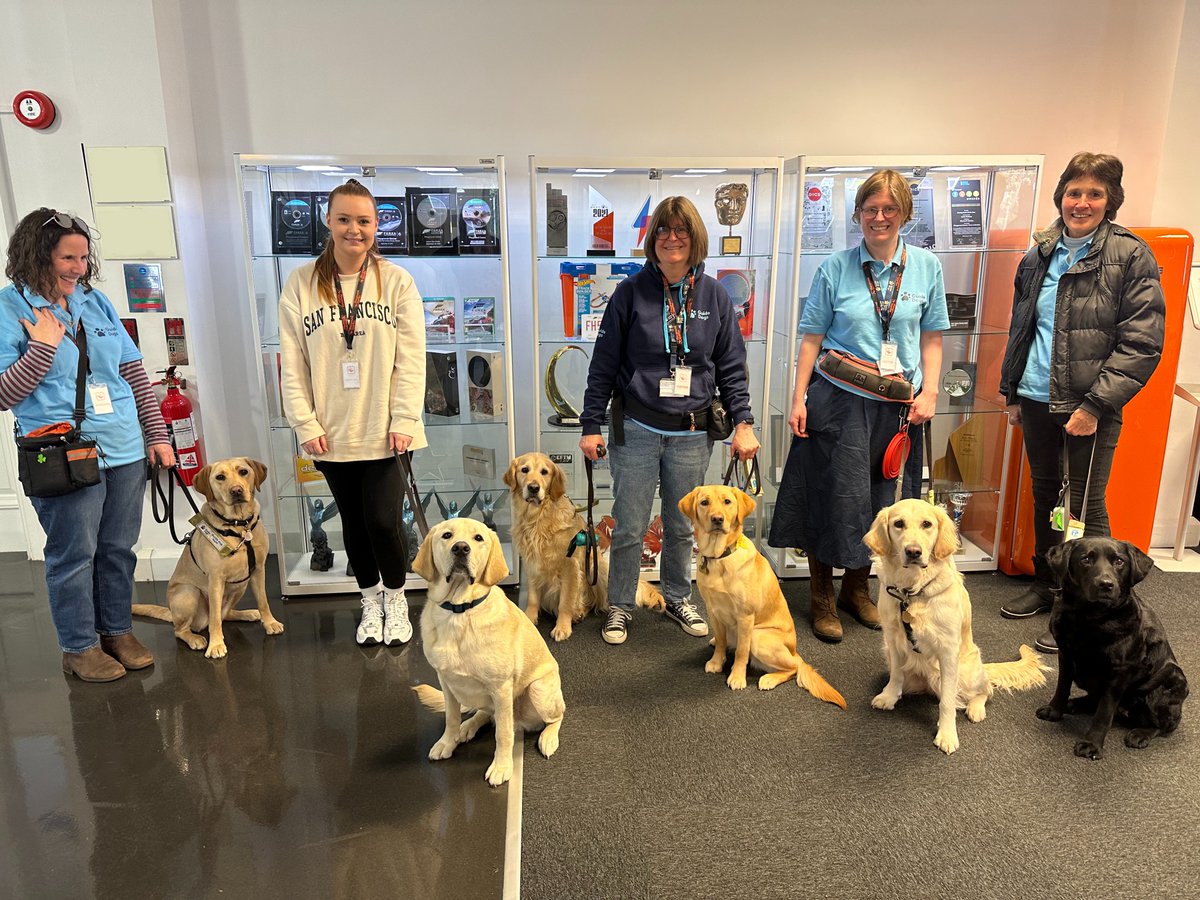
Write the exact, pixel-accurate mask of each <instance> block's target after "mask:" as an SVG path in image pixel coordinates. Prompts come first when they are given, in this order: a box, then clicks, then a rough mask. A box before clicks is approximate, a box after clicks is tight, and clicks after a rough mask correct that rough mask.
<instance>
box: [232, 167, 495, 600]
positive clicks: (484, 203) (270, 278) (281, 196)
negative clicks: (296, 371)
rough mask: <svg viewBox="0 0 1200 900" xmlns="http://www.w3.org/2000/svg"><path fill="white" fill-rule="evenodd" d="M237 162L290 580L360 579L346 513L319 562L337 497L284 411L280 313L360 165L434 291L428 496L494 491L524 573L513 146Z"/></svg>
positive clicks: (397, 241) (283, 555)
mask: <svg viewBox="0 0 1200 900" xmlns="http://www.w3.org/2000/svg"><path fill="white" fill-rule="evenodd" d="M236 168H237V178H238V187H239V194H240V196H241V197H242V198H243V204H242V212H243V238H244V247H245V255H246V260H247V289H248V296H249V298H250V302H251V308H252V312H253V315H252V321H253V323H254V328H255V339H256V341H257V342H258V346H259V347H260V350H261V354H262V369H261V374H262V382H261V389H262V393H261V396H262V397H263V398H264V401H263V403H262V406H263V407H264V410H263V413H264V414H263V417H262V421H263V423H264V431H265V437H266V441H267V447H268V450H269V459H268V461H267V462H268V467H269V468H270V470H271V475H270V477H269V479H268V483H269V488H267V490H269V491H270V496H269V497H268V498H267V500H266V501H264V506H265V507H267V508H268V513H269V516H270V518H271V519H272V527H273V534H272V550H273V551H274V552H276V553H277V554H278V555H279V559H280V566H279V571H280V573H281V575H280V577H281V584H280V590H281V593H282V594H283V595H285V596H289V595H296V596H300V595H311V594H321V593H331V592H350V591H355V590H356V587H355V583H354V580H353V579H352V578H347V577H346V576H345V565H346V562H345V553H344V551H343V547H342V540H341V528H340V517H339V516H334V517H333V518H332V519H330V520H328V521H326V522H324V523H323V524H322V527H323V528H324V530H325V532H326V534H327V535H328V538H329V545H330V548H331V549H333V551H334V553H335V559H336V562H335V566H334V568H333V569H332V570H330V571H328V572H314V571H312V570H310V569H309V560H310V558H311V553H312V545H311V538H310V532H311V524H310V520H309V503H310V501H315V500H317V499H321V500H322V502H325V503H328V502H329V501H330V500H331V499H332V498H331V497H330V494H329V491H328V487H327V485H326V484H325V482H324V479H323V478H321V477H320V475H319V473H316V472H315V470H313V469H312V468H311V465H308V466H307V467H306V465H305V461H303V460H301V458H300V455H299V447H298V446H297V443H296V441H295V437H294V435H293V433H292V429H291V427H290V426H289V424H288V423H287V421H286V419H285V418H284V416H283V410H282V396H281V394H280V390H279V365H280V359H279V324H278V304H279V294H280V291H281V290H282V288H283V285H284V284H285V283H286V281H287V278H288V276H289V275H290V274H291V272H292V271H294V270H295V269H296V268H298V267H300V266H302V265H304V264H305V263H308V262H311V261H312V260H313V259H314V258H315V256H316V254H317V252H319V250H320V248H321V247H322V246H323V242H324V240H325V239H326V236H327V234H326V233H325V232H323V231H322V229H321V228H320V227H319V225H320V223H321V222H322V221H323V217H324V213H325V204H327V202H328V199H327V198H328V193H329V191H330V190H332V189H333V188H334V187H336V186H337V185H339V184H341V183H343V182H344V181H346V179H347V178H350V177H354V178H356V179H358V180H359V181H360V182H362V183H363V185H364V186H366V187H367V188H368V189H369V190H370V191H371V193H372V194H373V195H374V196H375V198H376V202H377V206H378V209H379V219H380V229H379V232H378V234H377V243H378V245H379V249H380V252H381V253H382V254H383V256H384V257H385V258H386V259H389V260H391V261H392V262H394V263H396V264H397V265H400V266H402V267H403V268H405V269H407V270H408V272H409V273H410V274H411V275H412V276H413V280H414V281H415V283H416V285H417V288H418V290H419V291H420V292H421V295H422V297H423V298H424V300H425V313H426V339H427V347H426V351H427V362H428V373H429V381H428V383H427V392H426V405H425V414H424V415H423V419H424V422H425V433H426V437H427V439H428V441H429V447H428V448H427V449H423V450H420V451H418V452H417V453H416V454H415V455H414V461H413V466H414V474H415V477H416V479H417V483H418V485H419V486H420V489H421V493H422V496H429V495H430V492H432V491H435V490H436V492H437V496H438V497H439V498H441V499H442V501H443V503H444V504H446V506H447V510H448V512H453V506H452V505H457V506H458V507H459V508H460V509H461V508H463V507H465V506H466V505H467V504H468V502H469V501H470V498H471V497H472V496H475V492H476V490H478V491H479V495H478V497H477V499H476V507H475V508H474V509H473V510H472V511H471V516H472V517H473V518H476V519H481V518H483V516H482V515H481V512H480V509H479V503H480V500H481V499H482V498H483V497H484V496H490V497H491V498H492V503H493V504H494V510H493V512H492V514H491V516H490V518H491V519H492V521H493V524H494V525H495V527H496V530H497V533H498V534H499V535H500V536H501V541H502V544H503V545H504V548H505V555H506V558H507V559H509V561H510V571H511V575H510V576H509V578H508V579H507V581H506V583H514V582H516V581H517V580H518V579H519V570H518V568H517V562H516V559H515V554H514V553H513V552H512V548H511V526H510V523H509V510H508V502H507V493H506V491H505V488H504V485H503V482H502V480H501V479H502V477H503V472H504V466H505V465H506V464H507V461H508V460H509V459H510V458H511V457H512V455H513V452H514V447H515V441H514V435H513V417H512V415H511V410H512V409H513V384H512V350H511V348H512V341H511V329H510V324H509V322H510V314H509V309H510V307H509V271H508V269H509V262H508V256H507V252H508V224H507V215H506V208H507V205H506V202H505V199H506V197H505V191H506V187H505V178H504V160H503V158H502V157H455V158H442V157H393V156H389V157H365V156H338V157H334V156H316V157H305V156H262V155H251V154H243V155H239V156H238V157H237V159H236ZM296 204H298V205H296ZM443 213H444V215H443ZM281 242H282V243H281ZM277 247H283V249H284V251H285V252H277V249H276V248H277ZM434 357H437V358H436V359H435V358H434ZM456 408H457V412H455V411H454V410H455V409H456ZM438 412H442V413H443V414H441V415H439V414H438ZM445 413H449V414H445ZM302 468H303V469H304V475H303V479H302V478H301V470H302ZM501 498H503V499H502V500H501ZM426 515H427V518H428V520H429V522H430V524H434V523H436V522H437V521H440V520H441V518H442V512H441V511H440V510H439V509H438V508H437V505H436V503H431V508H430V509H429V510H428V511H427V513H426ZM409 586H410V587H412V588H416V589H420V588H423V587H424V582H423V581H422V580H421V579H420V578H419V576H416V575H411V576H410V580H409Z"/></svg>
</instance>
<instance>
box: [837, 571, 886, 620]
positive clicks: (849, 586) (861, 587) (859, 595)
mask: <svg viewBox="0 0 1200 900" xmlns="http://www.w3.org/2000/svg"><path fill="white" fill-rule="evenodd" d="M870 583H871V567H870V566H867V567H865V568H862V569H847V570H846V574H845V575H843V576H842V589H841V590H840V591H839V592H838V606H840V607H841V608H842V609H844V610H846V612H848V613H850V615H852V616H854V618H856V619H858V621H859V622H861V623H862V624H863V625H866V626H867V627H868V628H874V629H876V630H878V629H879V628H881V627H883V626H881V625H880V624H879V607H877V606H876V605H875V604H874V603H872V602H871V588H870V586H869V585H870Z"/></svg>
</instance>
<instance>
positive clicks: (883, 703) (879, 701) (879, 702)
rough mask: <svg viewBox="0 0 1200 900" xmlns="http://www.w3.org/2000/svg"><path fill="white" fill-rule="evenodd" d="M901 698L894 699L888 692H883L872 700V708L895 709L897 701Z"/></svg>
mask: <svg viewBox="0 0 1200 900" xmlns="http://www.w3.org/2000/svg"><path fill="white" fill-rule="evenodd" d="M899 699H900V698H899V697H894V696H892V695H891V694H889V693H888V692H887V691H882V692H880V693H878V694H876V695H875V696H874V697H872V698H871V706H873V707H874V708H875V709H895V708H896V701H897V700H899Z"/></svg>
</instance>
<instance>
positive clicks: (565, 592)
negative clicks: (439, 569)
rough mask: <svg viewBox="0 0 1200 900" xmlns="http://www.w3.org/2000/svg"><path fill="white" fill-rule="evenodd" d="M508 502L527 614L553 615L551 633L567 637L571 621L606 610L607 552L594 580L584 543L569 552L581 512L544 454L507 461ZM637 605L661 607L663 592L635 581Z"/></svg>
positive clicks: (560, 473)
mask: <svg viewBox="0 0 1200 900" xmlns="http://www.w3.org/2000/svg"><path fill="white" fill-rule="evenodd" d="M504 483H505V484H506V485H507V486H508V493H509V500H510V502H511V503H512V519H513V542H514V543H515V544H516V548H517V552H518V553H520V554H521V559H523V560H524V561H525V574H526V575H527V576H528V578H527V580H526V585H527V587H528V590H529V598H528V602H527V603H526V606H525V614H526V615H528V616H529V620H530V621H531V622H533V623H534V624H537V619H538V612H539V611H540V610H543V609H544V610H546V612H548V613H551V614H553V615H554V616H555V619H556V621H555V625H554V629H553V630H552V631H551V632H550V636H551V637H552V638H554V640H556V641H565V640H566V639H567V638H569V637H570V636H571V626H572V623H574V622H578V621H579V620H580V619H582V618H583V617H584V616H585V615H587V614H588V613H589V612H591V611H592V610H593V609H594V610H597V611H598V612H605V611H607V610H608V556H607V555H605V554H603V553H602V554H600V559H599V565H598V567H597V568H598V572H599V574H598V577H597V579H596V583H595V584H594V585H593V584H589V583H588V573H585V572H584V558H585V556H586V554H585V553H584V552H583V551H584V548H583V547H576V548H575V552H574V553H572V554H571V555H570V556H568V555H567V548H568V547H569V546H570V545H571V543H572V542H573V541H574V540H575V536H576V535H578V534H579V533H580V532H581V531H583V530H584V522H583V517H582V516H580V515H579V513H577V512H575V504H574V503H572V502H571V498H570V497H568V496H567V476H566V473H564V472H563V470H562V469H561V468H559V466H558V464H557V463H555V462H554V461H553V460H552V459H550V457H548V456H547V455H546V454H544V453H526V454H524V455H522V456H518V457H517V458H516V459H514V460H513V461H512V462H511V463H509V466H508V470H507V471H506V472H505V473H504ZM636 602H637V605H638V606H644V607H646V608H648V609H656V610H658V611H660V612H661V611H663V610H665V609H666V601H665V600H664V599H663V596H662V594H660V593H659V592H658V590H657V589H655V588H654V587H653V586H651V585H650V584H649V583H648V582H646V581H644V580H639V581H638V589H637V601H636Z"/></svg>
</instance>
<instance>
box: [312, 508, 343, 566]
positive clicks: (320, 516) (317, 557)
mask: <svg viewBox="0 0 1200 900" xmlns="http://www.w3.org/2000/svg"><path fill="white" fill-rule="evenodd" d="M304 503H305V505H307V506H308V525H309V528H310V531H309V533H308V539H309V540H310V541H311V542H312V548H313V552H312V559H310V560H309V562H308V567H309V568H310V569H312V571H314V572H328V571H329V570H330V569H332V568H333V551H332V550H330V549H329V537H328V536H327V535H326V534H325V529H324V528H323V527H322V526H323V525H324V524H325V523H326V522H328V521H329V520H330V519H332V518H333V517H334V516H336V515H337V511H338V508H337V502H336V501H335V502H333V503H330V504H329V505H328V506H326V505H325V501H324V500H321V499H320V498H318V499H316V500H313V499H312V498H311V497H309V496H307V495H305V497H304Z"/></svg>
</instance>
